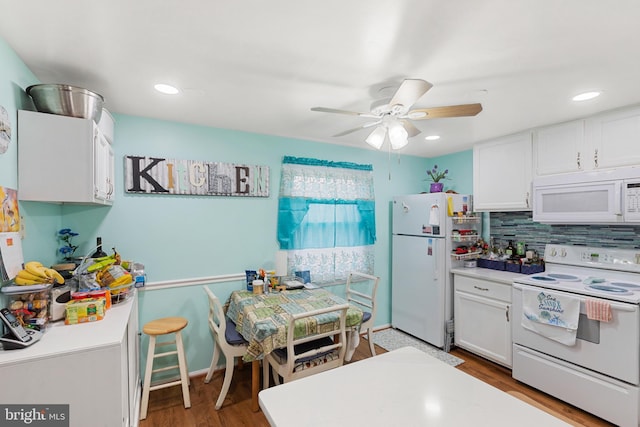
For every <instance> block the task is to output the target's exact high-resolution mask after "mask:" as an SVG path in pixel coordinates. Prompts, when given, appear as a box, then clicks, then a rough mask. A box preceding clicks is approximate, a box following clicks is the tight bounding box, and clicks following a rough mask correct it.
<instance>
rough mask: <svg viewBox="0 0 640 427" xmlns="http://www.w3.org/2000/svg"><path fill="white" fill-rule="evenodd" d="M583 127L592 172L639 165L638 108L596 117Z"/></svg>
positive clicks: (639, 120)
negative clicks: (599, 169)
mask: <svg viewBox="0 0 640 427" xmlns="http://www.w3.org/2000/svg"><path fill="white" fill-rule="evenodd" d="M586 126H587V128H586V129H587V132H586V135H587V141H588V144H589V164H590V165H591V168H592V169H596V168H613V167H619V166H637V165H638V164H640V108H634V109H631V110H624V111H616V112H612V113H608V114H603V115H600V116H596V117H593V118H591V119H589V120H587V122H586Z"/></svg>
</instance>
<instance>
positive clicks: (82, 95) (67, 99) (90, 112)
mask: <svg viewBox="0 0 640 427" xmlns="http://www.w3.org/2000/svg"><path fill="white" fill-rule="evenodd" d="M27 94H28V95H29V96H30V97H31V98H32V99H33V103H34V104H35V106H36V109H37V110H38V111H39V112H41V113H50V114H58V115H61V116H71V117H78V118H82V119H93V121H94V122H96V123H98V122H99V121H100V117H101V116H102V105H103V104H104V98H103V97H102V95H100V94H97V93H95V92H91V91H90V90H87V89H83V88H81V87H77V86H70V85H64V84H37V85H33V86H29V87H28V88H27Z"/></svg>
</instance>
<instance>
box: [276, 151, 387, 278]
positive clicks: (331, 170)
mask: <svg viewBox="0 0 640 427" xmlns="http://www.w3.org/2000/svg"><path fill="white" fill-rule="evenodd" d="M375 228H376V227H375V200H374V191H373V167H372V166H371V165H359V164H355V163H348V162H330V161H325V160H317V159H309V158H296V157H285V158H284V160H283V162H282V179H281V182H280V199H279V207H278V242H279V243H280V248H281V249H283V250H286V251H287V271H288V274H289V275H293V273H294V272H295V271H303V270H309V271H310V273H311V278H312V280H313V282H314V283H320V284H322V283H331V282H336V281H341V280H346V277H347V275H348V273H349V272H350V271H353V270H356V271H361V272H365V273H373V260H374V254H373V244H374V243H375V241H376V231H375Z"/></svg>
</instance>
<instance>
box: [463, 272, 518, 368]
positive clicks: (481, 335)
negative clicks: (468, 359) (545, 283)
mask: <svg viewBox="0 0 640 427" xmlns="http://www.w3.org/2000/svg"><path fill="white" fill-rule="evenodd" d="M453 284H454V319H455V335H454V336H455V339H454V342H455V344H456V346H458V347H461V348H464V349H466V350H468V351H471V352H472V353H476V354H478V355H480V356H483V357H485V358H487V359H489V360H492V361H494V362H496V363H499V364H501V365H504V366H506V367H508V368H511V365H512V354H513V350H512V345H511V285H507V284H504V283H498V282H493V281H488V280H480V279H476V278H472V277H465V276H461V275H459V274H454V282H453Z"/></svg>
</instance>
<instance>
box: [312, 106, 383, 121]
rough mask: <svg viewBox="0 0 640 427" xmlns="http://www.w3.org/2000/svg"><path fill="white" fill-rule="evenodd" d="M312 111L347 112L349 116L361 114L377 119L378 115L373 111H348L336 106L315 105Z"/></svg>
mask: <svg viewBox="0 0 640 427" xmlns="http://www.w3.org/2000/svg"><path fill="white" fill-rule="evenodd" d="M311 111H319V112H321V113H337V114H347V115H349V116H360V117H369V118H372V119H377V118H378V116H377V115H375V114H371V113H359V112H357V111H348V110H338V109H336V108H325V107H313V108H311Z"/></svg>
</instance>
